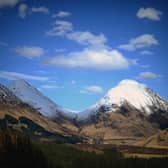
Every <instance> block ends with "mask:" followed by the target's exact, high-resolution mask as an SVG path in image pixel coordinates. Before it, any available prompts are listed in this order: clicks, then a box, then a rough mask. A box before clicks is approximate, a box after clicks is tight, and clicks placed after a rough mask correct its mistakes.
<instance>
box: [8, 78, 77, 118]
mask: <svg viewBox="0 0 168 168" xmlns="http://www.w3.org/2000/svg"><path fill="white" fill-rule="evenodd" d="M9 89H10V90H11V91H12V92H13V93H14V94H15V95H16V96H17V97H19V98H20V99H21V100H22V101H23V102H25V103H27V104H29V105H30V106H32V107H33V108H35V109H36V110H37V111H39V112H40V113H41V114H43V115H45V116H47V117H49V118H51V119H55V118H60V116H62V117H67V118H75V113H72V112H70V111H68V110H66V109H63V108H61V107H60V106H59V105H57V104H56V103H54V102H53V101H51V100H50V99H49V98H48V97H46V96H44V95H43V94H42V93H41V92H40V91H39V90H38V89H36V88H35V87H33V86H31V85H30V84H29V83H27V82H26V81H24V80H15V81H13V82H12V83H11V84H10V85H9Z"/></svg>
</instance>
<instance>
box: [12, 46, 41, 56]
mask: <svg viewBox="0 0 168 168" xmlns="http://www.w3.org/2000/svg"><path fill="white" fill-rule="evenodd" d="M15 52H16V53H17V54H19V55H20V56H23V57H26V58H29V59H31V58H33V57H40V56H42V55H43V54H44V49H43V48H40V47H32V46H31V47H30V46H23V47H16V48H15Z"/></svg>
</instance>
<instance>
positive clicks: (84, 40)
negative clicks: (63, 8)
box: [47, 20, 107, 48]
mask: <svg viewBox="0 0 168 168" xmlns="http://www.w3.org/2000/svg"><path fill="white" fill-rule="evenodd" d="M47 35H49V36H62V37H66V38H67V39H70V40H73V41H76V42H77V43H79V44H82V45H87V46H90V47H96V48H100V47H101V48H104V47H106V45H105V43H106V42H107V39H106V37H105V36H104V34H102V33H101V34H99V35H94V34H93V33H91V32H89V31H75V30H74V29H73V25H72V23H71V22H68V21H61V20H57V21H56V22H55V23H54V26H53V28H52V29H51V30H49V31H48V32H47Z"/></svg>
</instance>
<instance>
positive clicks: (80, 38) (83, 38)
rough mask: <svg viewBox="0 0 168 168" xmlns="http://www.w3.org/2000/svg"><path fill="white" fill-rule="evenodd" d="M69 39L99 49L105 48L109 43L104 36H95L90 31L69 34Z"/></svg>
mask: <svg viewBox="0 0 168 168" xmlns="http://www.w3.org/2000/svg"><path fill="white" fill-rule="evenodd" d="M67 38H69V39H70V40H74V41H76V42H78V43H79V44H83V45H88V46H89V45H91V46H92V47H93V46H94V47H97V48H99V47H104V46H105V43H106V41H107V39H106V37H105V36H104V34H100V35H94V34H92V33H91V32H88V31H84V32H81V31H76V32H71V33H69V34H67Z"/></svg>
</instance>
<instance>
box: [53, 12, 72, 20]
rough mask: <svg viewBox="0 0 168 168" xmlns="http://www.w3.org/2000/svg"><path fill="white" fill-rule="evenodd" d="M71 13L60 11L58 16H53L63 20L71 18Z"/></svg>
mask: <svg viewBox="0 0 168 168" xmlns="http://www.w3.org/2000/svg"><path fill="white" fill-rule="evenodd" d="M70 15H71V13H70V12H66V11H59V12H58V13H56V14H53V15H52V17H53V18H56V17H60V18H63V17H67V16H70Z"/></svg>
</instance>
